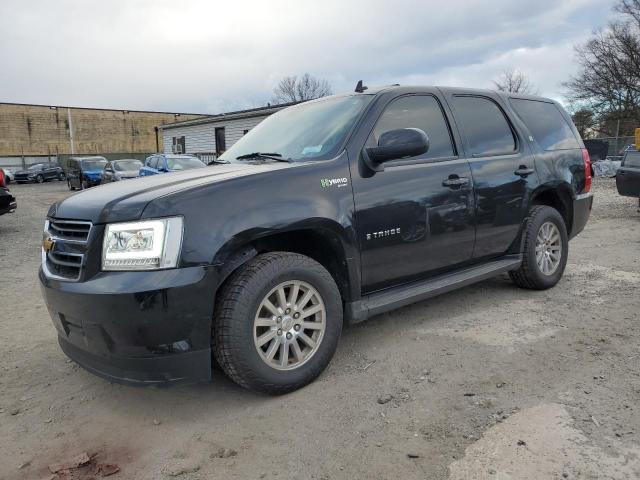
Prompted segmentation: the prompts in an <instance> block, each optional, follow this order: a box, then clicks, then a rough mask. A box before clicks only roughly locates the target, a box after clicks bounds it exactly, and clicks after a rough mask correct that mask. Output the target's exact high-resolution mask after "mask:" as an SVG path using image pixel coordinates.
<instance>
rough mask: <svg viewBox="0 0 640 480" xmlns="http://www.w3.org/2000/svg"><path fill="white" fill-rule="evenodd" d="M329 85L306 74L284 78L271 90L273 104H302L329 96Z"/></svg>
mask: <svg viewBox="0 0 640 480" xmlns="http://www.w3.org/2000/svg"><path fill="white" fill-rule="evenodd" d="M331 93H332V92H331V85H329V82H327V81H326V80H323V79H317V78H315V77H313V76H311V75H309V74H308V73H305V74H304V75H302V76H301V77H299V78H298V76H297V75H293V76H288V77H284V78H283V79H282V80H280V82H279V83H278V85H277V86H276V87H275V88H274V89H273V102H274V103H288V102H303V101H305V100H313V99H314V98H320V97H326V96H327V95H331Z"/></svg>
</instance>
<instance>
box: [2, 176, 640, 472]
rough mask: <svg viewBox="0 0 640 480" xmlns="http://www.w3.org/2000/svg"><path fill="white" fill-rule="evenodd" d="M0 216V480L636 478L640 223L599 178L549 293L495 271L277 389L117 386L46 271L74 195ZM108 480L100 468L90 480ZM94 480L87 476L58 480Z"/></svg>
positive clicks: (391, 320) (24, 198)
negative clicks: (62, 341) (69, 463)
mask: <svg viewBox="0 0 640 480" xmlns="http://www.w3.org/2000/svg"><path fill="white" fill-rule="evenodd" d="M12 191H13V192H14V193H15V195H16V196H17V198H18V210H17V212H16V213H14V214H12V215H5V216H3V217H0V259H1V263H0V265H1V269H0V271H1V272H2V283H1V287H0V312H1V313H0V317H1V319H2V320H1V321H0V342H1V344H0V349H1V350H0V351H1V352H2V361H1V362H0V392H1V393H0V451H1V452H2V460H1V461H0V479H14V478H17V479H23V478H24V479H41V478H42V479H44V478H50V477H51V474H50V473H49V471H48V469H47V466H48V465H49V464H51V463H54V462H61V461H65V460H68V459H69V458H71V457H73V456H75V455H78V454H80V453H82V452H88V453H89V454H91V455H93V454H97V457H96V460H95V461H96V462H97V461H99V462H107V463H113V464H117V465H118V466H119V467H120V472H119V473H116V474H115V475H113V476H111V477H110V478H113V479H134V478H135V479H165V478H172V477H176V478H179V479H180V480H186V479H210V478H220V479H252V478H255V479H258V478H265V479H286V478H300V479H342V478H350V479H353V478H372V479H387V478H390V479H398V478H401V479H403V480H404V479H407V480H411V479H445V478H453V479H475V478H477V479H481V478H487V479H499V480H504V479H536V480H538V479H546V478H551V479H555V478H558V479H562V478H569V479H574V478H580V479H596V478H597V479H603V478H616V479H624V478H629V479H632V478H633V479H637V478H639V477H640V378H639V373H638V372H640V368H639V367H640V349H639V340H640V326H639V324H638V320H639V310H640V309H639V305H640V302H639V301H638V293H639V286H640V214H639V213H637V208H636V205H637V202H636V201H635V200H633V199H630V198H623V197H619V196H618V195H617V193H616V191H615V182H613V181H612V180H611V179H600V178H598V179H596V182H595V185H594V192H595V194H596V200H595V206H594V212H593V215H592V219H591V221H590V222H589V224H588V225H587V228H586V229H585V231H584V232H583V233H582V234H581V235H580V236H578V237H577V238H576V239H575V240H573V241H572V243H571V253H570V257H569V263H568V266H567V271H566V273H565V276H564V278H563V279H562V281H561V282H560V283H559V284H558V285H557V286H556V287H555V288H553V289H551V290H548V291H544V292H531V291H525V290H520V289H517V288H516V287H514V286H513V285H512V284H511V283H510V282H509V280H508V278H507V277H506V276H504V277H499V278H496V279H493V280H489V281H485V282H483V283H480V284H477V285H474V286H471V287H467V288H464V289H462V290H459V291H457V292H452V293H449V294H446V295H443V296H441V297H438V298H435V299H431V300H429V301H427V302H422V303H419V304H415V305H412V306H409V307H406V308H403V309H401V310H397V311H395V312H392V313H389V314H385V315H381V316H378V317H376V318H374V319H372V320H370V321H369V322H365V323H363V324H360V325H356V326H354V327H351V328H348V329H346V330H345V332H344V334H343V338H342V341H341V344H340V347H339V349H338V352H337V354H336V357H335V359H334V361H333V362H332V364H331V366H330V367H329V368H328V370H327V371H326V372H325V373H324V374H323V375H322V376H321V377H320V378H319V379H318V380H317V381H316V382H315V383H313V384H312V385H310V386H308V387H306V388H304V389H302V390H300V391H298V392H295V393H293V394H290V395H286V396H283V397H276V398H272V397H265V396H259V395H255V394H253V393H249V392H247V391H244V390H242V389H240V388H239V387H236V386H235V385H234V384H233V383H231V382H230V381H229V380H227V379H225V378H224V377H223V376H222V375H220V374H218V375H216V377H215V378H214V380H213V381H212V382H211V383H210V384H204V385H196V386H187V387H178V388H172V389H140V388H131V387H124V386H119V385H111V384H109V383H107V382H105V381H103V380H101V379H99V378H96V377H94V376H93V375H91V374H89V373H87V372H85V371H84V370H82V369H81V368H79V367H77V366H76V365H75V364H74V363H72V362H70V361H69V360H67V358H66V357H65V356H64V355H63V353H62V352H61V351H60V349H59V347H58V345H57V342H56V335H55V330H54V328H53V326H52V325H51V323H50V320H49V317H48V314H47V310H46V307H45V305H44V304H43V301H42V298H41V295H40V292H39V287H38V282H37V269H38V263H39V249H40V241H41V230H42V224H43V219H44V216H45V214H46V211H47V207H48V206H49V204H50V203H52V202H54V201H56V200H60V199H62V198H64V197H66V196H67V195H69V192H68V191H66V185H65V184H63V183H59V182H52V183H47V184H44V185H19V186H14V187H13V188H12ZM98 476H99V475H98ZM54 478H74V479H79V478H87V479H88V478H91V475H90V472H89V468H88V467H87V468H85V469H84V470H81V471H77V472H75V474H74V475H71V476H67V477H62V476H60V477H54Z"/></svg>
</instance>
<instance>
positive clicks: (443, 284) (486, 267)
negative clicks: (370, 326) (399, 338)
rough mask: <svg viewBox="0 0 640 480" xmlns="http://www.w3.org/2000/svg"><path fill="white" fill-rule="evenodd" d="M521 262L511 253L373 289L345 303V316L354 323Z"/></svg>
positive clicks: (516, 265)
mask: <svg viewBox="0 0 640 480" xmlns="http://www.w3.org/2000/svg"><path fill="white" fill-rule="evenodd" d="M521 262H522V258H521V256H520V255H507V256H505V257H501V258H500V259H498V260H493V261H490V262H488V263H483V264H481V265H476V266H474V267H470V268H465V269H464V270H458V271H456V272H453V273H446V274H443V275H439V276H437V277H434V278H429V279H427V280H421V281H419V282H414V283H409V284H407V285H401V286H399V287H392V288H390V289H387V290H383V291H381V292H376V293H372V294H370V295H366V296H364V297H363V298H362V299H361V300H358V301H355V302H349V303H347V304H346V305H345V316H346V318H347V320H348V321H349V322H350V323H358V322H362V321H364V320H366V319H367V318H369V317H373V316H374V315H379V314H381V313H385V312H388V311H390V310H395V309H396V308H400V307H404V306H406V305H410V304H412V303H415V302H419V301H421V300H425V299H427V298H431V297H435V296H436V295H440V294H441V293H446V292H450V291H451V290H456V289H458V288H460V287H464V286H466V285H471V284H472V283H476V282H480V281H482V280H486V279H487V278H491V277H495V276H496V275H500V274H501V273H505V272H509V271H511V270H515V269H517V268H518V267H519V266H520V263H521Z"/></svg>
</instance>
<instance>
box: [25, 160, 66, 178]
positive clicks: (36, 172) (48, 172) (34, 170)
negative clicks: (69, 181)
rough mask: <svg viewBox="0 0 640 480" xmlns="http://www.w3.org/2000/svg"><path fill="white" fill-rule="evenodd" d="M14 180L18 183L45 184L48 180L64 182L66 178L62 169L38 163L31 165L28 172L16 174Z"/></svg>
mask: <svg viewBox="0 0 640 480" xmlns="http://www.w3.org/2000/svg"><path fill="white" fill-rule="evenodd" d="M14 178H15V181H16V183H31V182H37V183H44V182H46V181H47V180H60V181H63V180H64V179H65V178H66V177H65V173H64V170H62V167H59V166H58V165H49V164H47V163H38V164H36V165H31V166H30V167H29V168H27V169H26V170H20V171H18V172H16V173H15V175H14Z"/></svg>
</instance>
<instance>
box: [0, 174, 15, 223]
mask: <svg viewBox="0 0 640 480" xmlns="http://www.w3.org/2000/svg"><path fill="white" fill-rule="evenodd" d="M16 208H17V203H16V198H15V197H14V196H13V195H11V192H10V191H9V189H8V188H7V177H6V176H5V173H4V170H2V169H1V168H0V215H4V214H5V213H12V212H14V211H15V209H16Z"/></svg>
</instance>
